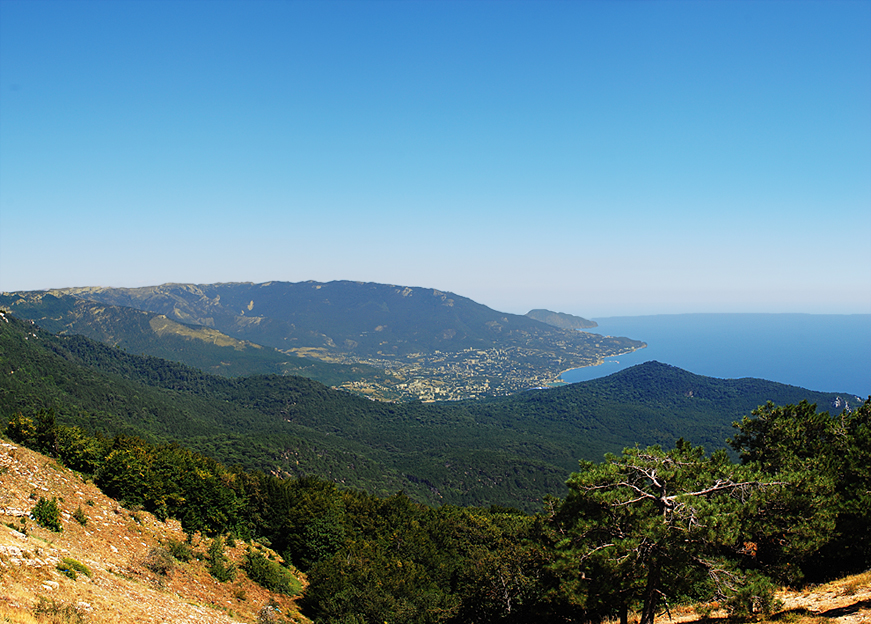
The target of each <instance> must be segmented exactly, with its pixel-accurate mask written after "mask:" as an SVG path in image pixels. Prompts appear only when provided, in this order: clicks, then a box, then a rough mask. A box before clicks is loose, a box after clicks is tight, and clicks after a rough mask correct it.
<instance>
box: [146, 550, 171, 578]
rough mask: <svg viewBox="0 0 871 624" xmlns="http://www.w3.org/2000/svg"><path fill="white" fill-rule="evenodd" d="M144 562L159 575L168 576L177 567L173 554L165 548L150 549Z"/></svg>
mask: <svg viewBox="0 0 871 624" xmlns="http://www.w3.org/2000/svg"><path fill="white" fill-rule="evenodd" d="M142 564H143V565H144V566H145V567H146V568H148V569H149V570H151V571H152V572H154V573H155V574H157V575H158V576H162V577H166V576H169V575H170V574H172V571H173V569H174V568H175V561H173V559H172V555H171V554H170V553H169V552H168V551H167V550H164V549H163V548H159V547H155V548H152V549H151V550H149V551H148V554H147V555H146V556H145V561H143V562H142Z"/></svg>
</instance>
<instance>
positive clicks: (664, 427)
mask: <svg viewBox="0 0 871 624" xmlns="http://www.w3.org/2000/svg"><path fill="white" fill-rule="evenodd" d="M844 396H845V395H842V398H843V397H844ZM836 398H837V396H836V395H835V394H831V393H817V392H810V391H807V390H804V389H801V388H795V387H792V386H784V385H782V384H775V383H771V382H766V381H762V380H749V379H748V380H719V379H712V378H706V377H701V376H698V375H693V374H691V373H688V372H686V371H682V370H680V369H677V368H674V367H671V366H667V365H663V364H658V363H655V362H653V363H648V364H644V365H640V366H637V367H634V368H631V369H627V370H625V371H621V372H620V373H616V374H614V375H612V376H610V377H607V378H604V379H599V380H594V381H590V382H585V383H580V384H574V385H571V386H565V387H562V388H556V389H552V390H544V391H530V392H527V393H522V394H520V395H516V396H512V397H505V398H497V399H489V400H482V401H462V402H450V403H434V404H422V403H397V404H388V403H380V402H373V401H370V400H367V399H364V398H361V397H358V396H354V395H351V394H348V393H346V392H341V391H336V390H332V389H330V388H328V387H326V386H323V385H322V384H319V383H317V382H315V381H312V380H309V379H303V378H300V377H293V376H278V375H266V376H253V377H246V378H232V379H228V378H223V377H218V376H213V375H208V374H205V373H203V372H201V371H199V370H196V369H193V368H189V367H187V366H183V365H181V364H177V363H174V362H169V361H166V360H161V359H158V358H154V357H144V356H138V355H134V354H131V353H128V352H125V351H123V350H120V349H117V348H113V347H109V346H106V345H104V344H101V343H97V342H95V341H92V340H89V339H87V338H85V337H82V336H76V335H73V336H58V335H54V334H51V333H49V332H46V331H44V330H42V329H40V328H39V327H38V326H36V325H35V324H33V323H31V322H29V321H23V320H20V319H17V318H16V317H14V316H13V315H11V314H3V315H2V321H0V419H3V418H8V417H9V416H11V415H12V414H13V413H15V412H18V411H20V412H22V413H25V414H27V413H33V412H35V411H36V410H39V409H49V408H51V409H54V410H55V413H56V414H57V418H58V422H59V423H61V424H78V425H83V426H85V427H88V428H90V429H92V430H98V431H102V432H105V433H107V434H111V433H116V432H127V433H133V434H138V435H142V436H144V437H146V438H148V439H151V440H155V441H169V440H175V441H179V442H180V443H182V444H183V445H185V446H188V447H191V448H193V449H195V450H198V451H200V452H203V453H206V454H208V455H211V456H213V457H215V458H216V459H218V460H220V461H222V462H224V463H226V464H237V463H238V464H241V465H243V466H245V467H246V468H249V469H261V470H265V471H267V472H284V473H289V474H294V475H306V474H309V475H319V476H322V477H325V478H329V479H332V480H334V481H336V482H338V483H343V484H345V485H348V486H353V487H357V488H361V489H364V490H366V491H369V492H372V493H376V494H389V493H393V492H396V491H398V490H404V491H405V492H407V493H408V494H409V495H410V496H412V497H413V498H416V499H417V500H420V501H423V502H428V503H456V504H478V505H482V504H501V505H511V506H515V507H520V508H523V509H530V510H531V509H537V508H538V506H539V501H540V499H541V497H543V496H544V495H545V494H549V493H550V494H553V493H556V494H559V493H560V492H562V491H563V482H564V480H565V475H566V474H568V473H569V472H570V471H572V470H574V469H575V468H576V467H577V461H578V459H582V458H583V459H590V460H598V459H600V458H601V456H602V453H604V452H620V450H621V449H622V448H623V447H625V446H633V445H635V444H640V445H648V444H654V443H659V444H663V445H666V446H670V445H671V444H673V442H674V440H676V439H677V438H678V437H684V438H686V439H688V440H690V441H692V442H694V443H702V444H705V445H706V447H707V448H709V449H713V448H715V447H716V448H719V447H722V446H723V445H724V439H725V438H726V437H727V436H729V435H730V434H731V429H730V424H731V422H732V421H735V420H739V419H740V418H741V417H742V416H744V415H748V414H749V412H750V410H751V409H753V408H754V407H756V406H757V405H759V404H762V403H765V402H766V401H767V400H772V401H774V402H776V403H780V404H783V403H796V402H798V401H800V400H801V399H808V400H810V401H812V402H816V403H818V404H819V405H820V406H821V407H825V408H827V407H828V406H829V405H830V404H831V403H832V402H833V401H835V399H836ZM850 400H852V398H850Z"/></svg>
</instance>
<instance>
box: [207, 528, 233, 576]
mask: <svg viewBox="0 0 871 624" xmlns="http://www.w3.org/2000/svg"><path fill="white" fill-rule="evenodd" d="M207 560H208V561H207V563H206V567H207V568H208V570H209V574H211V575H212V576H214V577H215V578H216V579H218V580H219V581H221V582H222V583H227V582H229V581H232V580H233V579H234V578H236V566H235V565H233V562H232V561H230V559H228V558H227V555H225V554H224V540H223V539H222V538H220V537H216V538H215V539H214V540H213V541H212V545H211V546H209V555H208V557H207Z"/></svg>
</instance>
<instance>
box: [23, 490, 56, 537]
mask: <svg viewBox="0 0 871 624" xmlns="http://www.w3.org/2000/svg"><path fill="white" fill-rule="evenodd" d="M30 515H31V516H33V519H34V520H36V523H37V524H38V525H39V526H41V527H44V528H46V529H48V530H49V531H55V532H57V533H60V532H61V531H63V530H64V528H63V525H61V523H60V508H59V507H58V506H57V498H52V499H51V500H46V499H45V498H43V497H41V496H40V497H39V500H38V501H37V503H36V505H35V506H34V507H33V510H32V511H31V512H30Z"/></svg>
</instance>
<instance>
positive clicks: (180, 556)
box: [166, 539, 194, 563]
mask: <svg viewBox="0 0 871 624" xmlns="http://www.w3.org/2000/svg"><path fill="white" fill-rule="evenodd" d="M166 549H167V550H168V551H169V554H171V555H172V556H173V557H175V558H176V560H177V561H181V562H182V563H187V562H188V561H190V560H191V559H192V558H193V556H194V549H193V548H191V546H190V544H186V543H184V542H180V541H178V540H174V539H171V540H169V541H168V542H167V543H166Z"/></svg>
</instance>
